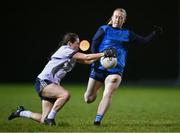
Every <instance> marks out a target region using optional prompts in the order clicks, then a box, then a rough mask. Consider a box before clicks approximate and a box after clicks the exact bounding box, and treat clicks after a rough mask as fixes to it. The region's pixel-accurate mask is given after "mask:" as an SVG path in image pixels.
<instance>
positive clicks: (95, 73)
mask: <svg viewBox="0 0 180 133" xmlns="http://www.w3.org/2000/svg"><path fill="white" fill-rule="evenodd" d="M111 74H119V75H120V76H121V77H122V73H120V72H119V73H111V72H108V71H106V70H100V69H95V68H91V72H90V77H91V78H93V79H95V80H98V81H100V82H104V80H105V79H106V77H107V76H108V75H111Z"/></svg>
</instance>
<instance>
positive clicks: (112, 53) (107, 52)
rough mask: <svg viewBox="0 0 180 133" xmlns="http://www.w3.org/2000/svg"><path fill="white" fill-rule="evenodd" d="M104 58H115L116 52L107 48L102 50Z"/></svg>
mask: <svg viewBox="0 0 180 133" xmlns="http://www.w3.org/2000/svg"><path fill="white" fill-rule="evenodd" d="M104 56H105V57H115V58H116V57H117V51H116V49H114V48H108V49H106V50H104Z"/></svg>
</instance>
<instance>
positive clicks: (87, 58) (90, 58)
mask: <svg viewBox="0 0 180 133" xmlns="http://www.w3.org/2000/svg"><path fill="white" fill-rule="evenodd" d="M103 56H104V53H96V54H84V53H80V52H77V53H76V54H74V55H73V58H74V59H76V60H77V62H80V63H84V64H91V63H93V62H94V61H96V60H98V59H99V58H101V57H103Z"/></svg>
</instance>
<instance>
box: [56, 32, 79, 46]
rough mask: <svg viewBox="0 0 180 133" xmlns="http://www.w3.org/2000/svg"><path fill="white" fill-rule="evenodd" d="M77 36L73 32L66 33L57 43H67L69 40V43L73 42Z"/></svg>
mask: <svg viewBox="0 0 180 133" xmlns="http://www.w3.org/2000/svg"><path fill="white" fill-rule="evenodd" d="M77 38H79V36H78V35H77V34H75V33H71V32H69V33H66V34H65V35H64V37H63V40H62V41H61V42H60V43H59V45H67V43H68V42H69V41H70V42H71V43H74V42H75V41H76V39H77Z"/></svg>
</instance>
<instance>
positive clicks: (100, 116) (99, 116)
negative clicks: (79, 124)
mask: <svg viewBox="0 0 180 133" xmlns="http://www.w3.org/2000/svg"><path fill="white" fill-rule="evenodd" d="M102 118H103V115H96V119H95V121H96V122H97V121H98V122H101V120H102Z"/></svg>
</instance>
